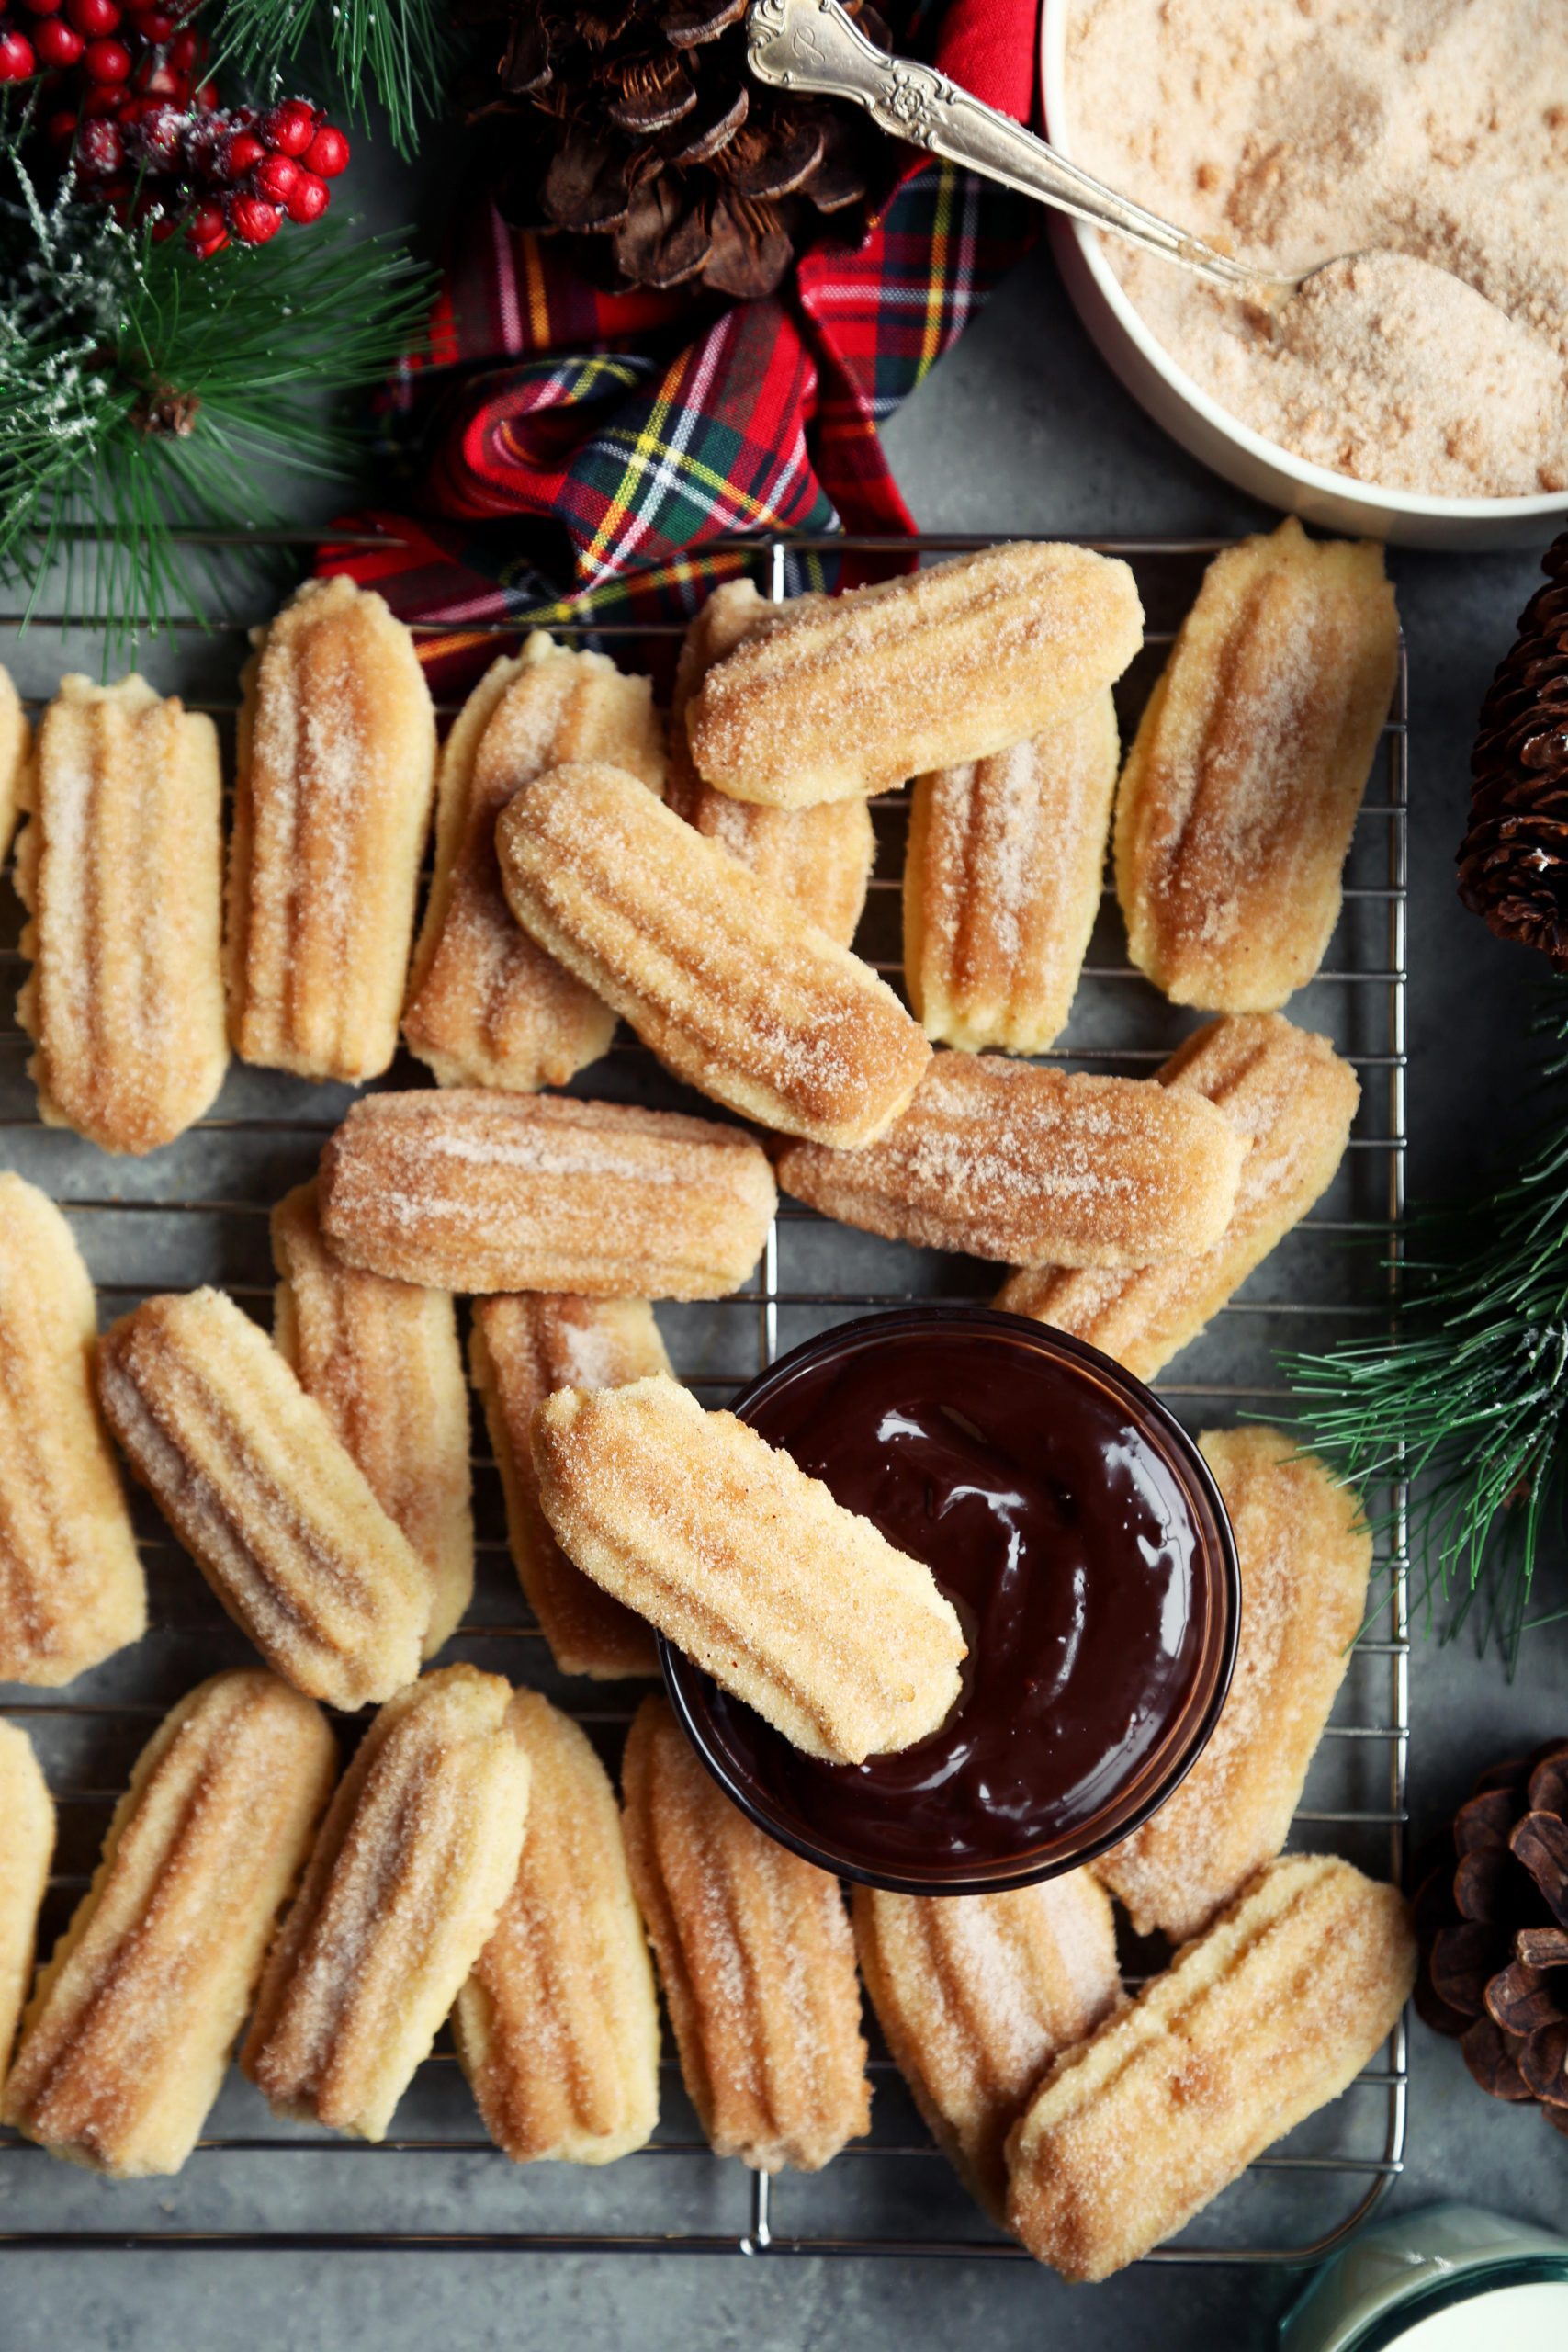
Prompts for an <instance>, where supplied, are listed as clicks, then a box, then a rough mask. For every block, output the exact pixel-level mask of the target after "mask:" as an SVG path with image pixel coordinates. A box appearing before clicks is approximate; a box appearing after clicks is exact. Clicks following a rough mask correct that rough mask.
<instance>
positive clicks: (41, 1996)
mask: <svg viewBox="0 0 1568 2352" xmlns="http://www.w3.org/2000/svg"><path fill="white" fill-rule="evenodd" d="M335 1762H336V1749H335V1747H334V1744H333V1736H332V1734H331V1732H330V1731H329V1730H328V1729H327V1726H326V1723H325V1721H324V1719H323V1718H322V1716H321V1713H319V1711H318V1710H317V1709H316V1708H315V1707H313V1706H312V1705H311V1703H310V1700H309V1699H306V1698H302V1697H301V1696H300V1694H299V1691H291V1690H289V1688H288V1684H287V1683H284V1682H279V1681H278V1680H277V1679H276V1676H275V1675H271V1674H265V1673H264V1672H262V1670H261V1669H260V1668H253V1669H250V1670H247V1671H244V1672H241V1673H232V1674H219V1675H215V1676H214V1677H213V1678H212V1679H211V1680H210V1681H209V1682H204V1683H202V1684H201V1685H200V1687H199V1689H197V1690H195V1691H192V1692H191V1693H190V1695H189V1697H188V1698H186V1699H182V1700H181V1701H180V1703H179V1705H178V1706H177V1707H175V1709H174V1710H173V1712H172V1713H170V1714H169V1715H167V1716H166V1717H165V1718H164V1722H163V1724H161V1725H160V1726H159V1729H158V1730H157V1731H156V1732H155V1733H154V1735H153V1736H152V1741H151V1743H150V1745H149V1746H148V1747H146V1748H145V1749H144V1750H143V1752H142V1754H141V1758H140V1759H139V1761H138V1763H137V1766H136V1770H135V1771H134V1772H133V1773H132V1775H131V1781H130V1788H129V1790H128V1791H127V1792H126V1794H125V1795H124V1796H123V1797H122V1798H121V1799H120V1801H119V1803H118V1805H117V1806H116V1807H115V1812H114V1817H113V1819H112V1821H111V1822H110V1824H109V1828H108V1835H107V1838H106V1839H105V1841H104V1854H103V1860H102V1861H101V1862H100V1863H99V1865H98V1868H97V1871H96V1874H95V1876H94V1879H93V1883H92V1885H91V1886H90V1887H89V1888H88V1890H87V1893H86V1894H85V1895H84V1896H83V1898H82V1900H81V1902H80V1903H79V1904H78V1905H77V1906H76V1912H75V1916H74V1917H73V1919H72V1922H71V1925H70V1926H69V1928H67V1929H66V1931H65V1933H64V1935H63V1936H62V1938H61V1939H60V1941H59V1942H58V1943H57V1944H56V1946H55V1948H54V1952H53V1956H52V1957H51V1960H50V1962H49V1963H48V1965H47V1967H45V1968H44V1969H43V1970H42V1971H41V1972H40V1973H39V1981H38V1985H37V1989H36V1990H35V1992H34V1994H33V1997H32V2000H31V2002H30V2003H29V2005H28V2012H27V2017H26V2018H25V2020H24V2024H23V2031H22V2041H21V2047H20V2048H19V2049H18V2051H17V2058H16V2064H14V2066H13V2067H12V2070H11V2077H10V2081H9V2083H8V2084H7V2086H6V2098H5V2101H4V2104H3V2107H0V2114H3V2116H4V2120H6V2122H7V2123H14V2124H16V2125H17V2127H18V2128H19V2129H20V2130H21V2131H24V2132H26V2134H27V2136H28V2139H29V2140H36V2141H38V2142H39V2143H40V2144H41V2145H42V2146H44V2147H46V2148H48V2149H49V2150H50V2152H51V2154H53V2155H57V2156H64V2157H66V2158H68V2159H69V2160H70V2162H71V2163H73V2164H78V2165H86V2166H87V2167H88V2168H89V2169H90V2170H92V2171H94V2172H105V2173H108V2174H110V2175H112V2176H113V2177H115V2178H117V2179H133V2178H138V2177H141V2176H143V2175H145V2174H149V2173H174V2172H178V2170H179V2169H180V2166H181V2165H183V2164H184V2162H185V2160H186V2157H187V2156H188V2155H189V2154H190V2152H191V2150H192V2148H193V2147H194V2146H195V2145H196V2142H197V2135H198V2133H199V2132H200V2131H201V2127H202V2125H203V2123H204V2122H205V2121H206V2120H207V2114H208V2110H209V2108H210V2107H211V2105H212V2102H213V2100H214V2099H215V2098H217V2096H218V2091H219V2086H220V2084H221V2082H222V2080H223V2074H224V2069H225V2068H226V2066H227V2065H228V2063H229V2052H230V2050H231V2046H232V2044H233V2041H234V2036H235V2034H236V2033H237V2032H238V2031H239V2029H240V2026H241V2024H242V2022H243V2018H244V2016H245V2012H246V2010H247V2009H248V2008H249V2007H250V2005H251V1996H252V1995H253V1994H254V1991H255V1987H256V1981H257V1979H258V1977H259V1976H260V1974H261V1970H262V1962H263V1961H264V1959H265V1954H266V1948H267V1945H268V1942H269V1941H270V1939H271V1937H272V1933H273V1929H274V1927H275V1926H276V1919H277V1914H278V1910H279V1907H280V1906H281V1905H282V1904H284V1903H285V1902H286V1901H287V1900H288V1894H289V1893H290V1891H291V1889H292V1888H293V1886H294V1883H295V1881H296V1879H297V1878H298V1876H299V1871H300V1868H301V1866H302V1864H303V1862H304V1860H305V1856H306V1854H307V1852H308V1851H309V1849H310V1833H311V1831H312V1830H313V1829H314V1827H315V1825H316V1822H317V1819H318V1817H319V1816H320V1814H321V1808H322V1806H323V1805H324V1804H326V1801H327V1797H328V1793H329V1792H330V1791H331V1788H332V1782H333V1767H334V1764H335Z"/></svg>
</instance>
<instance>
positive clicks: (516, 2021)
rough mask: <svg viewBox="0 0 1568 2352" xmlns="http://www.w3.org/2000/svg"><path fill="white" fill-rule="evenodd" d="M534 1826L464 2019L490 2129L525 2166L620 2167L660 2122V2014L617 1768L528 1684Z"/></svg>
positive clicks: (462, 2042) (520, 1738)
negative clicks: (546, 2160)
mask: <svg viewBox="0 0 1568 2352" xmlns="http://www.w3.org/2000/svg"><path fill="white" fill-rule="evenodd" d="M507 1721H508V1724H509V1725H510V1728H511V1731H512V1734H513V1738H514V1739H515V1740H516V1741H517V1743H518V1746H519V1747H521V1748H522V1749H523V1751H524V1753H525V1755H526V1757H527V1758H528V1765H529V1788H528V1831H527V1836H526V1837H525V1839H524V1842H523V1856H522V1860H521V1861H520V1862H519V1864H518V1867H517V1875H516V1878H515V1879H514V1880H513V1885H512V1891H511V1893H510V1894H508V1896H507V1898H506V1900H505V1902H504V1904H503V1905H502V1912H501V1917H500V1918H499V1920H498V1921H497V1922H496V1926H495V1930H494V1932H493V1934H492V1935H491V1939H490V1940H489V1942H488V1943H487V1944H486V1945H485V1948H484V1950H483V1951H482V1952H481V1953H480V1954H479V1959H478V1960H477V1962H475V1964H474V1968H473V1972H472V1973H471V1974H470V1976H469V1978H468V1983H467V1984H466V1985H464V1986H463V1989H462V1991H461V1992H460V1993H459V1994H458V1996H457V2007H456V2008H455V2009H454V2010H453V2012H452V2033H453V2038H454V2040H455V2041H456V2042H457V2055H458V2058H459V2059H460V2060H461V2062H462V2067H463V2072H464V2073H465V2075H467V2076H468V2082H469V2084H470V2086H472V2089H473V2094H474V2097H475V2098H476V2100H477V2101H478V2103H479V2113H480V2115H481V2116H482V2118H483V2119H484V2127H485V2130H486V2131H488V2132H489V2133H490V2136H491V2139H492V2140H493V2141H494V2142H495V2144H496V2146H497V2147H498V2148H500V2149H501V2150H502V2153H503V2154H506V2155H508V2156H510V2157H511V2158H512V2161H513V2164H519V2165H525V2164H533V2163H536V2162H537V2161H538V2160H539V2159H540V2158H542V2157H547V2156H553V2157H556V2158H558V2160H559V2161H561V2162H562V2163H566V2164H576V2165H607V2164H611V2163H613V2162H614V2161H615V2158H616V2157H617V2156H625V2155H629V2154H630V2153H631V2151H632V2150H633V2149H634V2148H640V2147H643V2146H645V2145H646V2143H648V2141H649V2139H650V2138H651V2136H652V2133H653V2127H654V2125H655V2124H656V2123H657V2122H658V2120H659V2005H658V2001H657V1998H656V1996H655V1994H654V1989H653V1968H652V1964H651V1962H649V1954H648V1942H647V1939H646V1937H645V1936H644V1934H643V1928H642V1919H641V1917H640V1916H639V1914H638V1911H637V1904H636V1901H635V1899H634V1897H633V1894H632V1886H631V1879H630V1876H629V1875H628V1872H627V1869H626V1839H625V1838H624V1836H623V1835H622V1830H621V1815H620V1808H619V1806H618V1805H617V1804H616V1803H615V1791H614V1790H613V1789H612V1787H611V1786H610V1779H609V1775H608V1773H607V1772H606V1771H605V1770H604V1766H603V1765H602V1764H601V1763H600V1761H599V1759H598V1758H597V1757H596V1756H595V1755H594V1753H593V1750H592V1747H590V1745H589V1743H588V1739H587V1737H586V1736H585V1734H584V1733H583V1732H581V1730H580V1729H579V1728H578V1726H577V1724H574V1723H573V1722H572V1721H571V1720H570V1717H569V1716H567V1715H563V1714H560V1713H558V1712H557V1710H556V1709H555V1708H554V1707H552V1706H551V1705H550V1703H549V1702H548V1700H547V1699H545V1698H542V1697H541V1696H540V1694H539V1692H538V1691H519V1692H518V1693H517V1696H516V1697H515V1698H514V1699H513V1702H512V1710H511V1713H510V1714H509V1716H508V1718H507Z"/></svg>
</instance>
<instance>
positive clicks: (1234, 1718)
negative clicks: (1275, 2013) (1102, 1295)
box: [1091, 1429, 1372, 1942]
mask: <svg viewBox="0 0 1568 2352" xmlns="http://www.w3.org/2000/svg"><path fill="white" fill-rule="evenodd" d="M1198 1442H1199V1444H1200V1445H1201V1448H1202V1450H1203V1456H1204V1459H1205V1460H1206V1461H1207V1463H1208V1464H1209V1467H1210V1469H1211V1470H1212V1471H1213V1474H1214V1476H1215V1478H1216V1479H1217V1480H1218V1481H1219V1487H1220V1492H1221V1494H1222V1495H1223V1496H1224V1505H1225V1511H1226V1515H1227V1516H1228V1518H1229V1520H1230V1522H1231V1526H1232V1528H1233V1530H1234V1531H1235V1542H1236V1551H1237V1554H1238V1555H1239V1558H1240V1562H1241V1643H1240V1647H1239V1648H1238V1650H1237V1653H1236V1662H1235V1675H1234V1677H1233V1678H1232V1681H1231V1687H1230V1691H1229V1694H1228V1696H1227V1698H1226V1700H1225V1703H1224V1710H1223V1712H1222V1713H1221V1715H1220V1719H1219V1722H1218V1724H1216V1726H1215V1728H1214V1731H1213V1736H1211V1738H1210V1740H1209V1743H1208V1746H1207V1747H1205V1748H1204V1750H1203V1752H1202V1754H1201V1756H1200V1757H1199V1758H1198V1761H1197V1762H1196V1764H1194V1766H1193V1767H1192V1770H1190V1772H1189V1774H1188V1775H1187V1778H1186V1779H1185V1780H1184V1781H1182V1783H1181V1786H1180V1787H1179V1789H1178V1790H1177V1792H1176V1793H1175V1795H1174V1796H1172V1797H1169V1798H1168V1799H1167V1801H1166V1803H1165V1804H1163V1805H1161V1807H1160V1808H1159V1810H1158V1812H1157V1813H1156V1814H1155V1815H1154V1816H1153V1817H1152V1819H1150V1820H1148V1821H1146V1822H1145V1824H1144V1826H1143V1827H1142V1828H1141V1829H1136V1830H1134V1833H1133V1835H1132V1837H1131V1838H1125V1839H1124V1840H1123V1841H1122V1844H1121V1845H1120V1846H1113V1847H1112V1848H1111V1851H1110V1852H1109V1853H1108V1854H1102V1855H1101V1856H1100V1859H1099V1860H1097V1861H1096V1862H1094V1863H1093V1864H1091V1868H1092V1869H1093V1871H1094V1872H1095V1875H1096V1876H1097V1877H1098V1878H1099V1879H1100V1880H1101V1881H1102V1882H1103V1883H1104V1884H1105V1885H1107V1886H1108V1887H1110V1889H1111V1893H1112V1894H1115V1895H1116V1896H1118V1897H1119V1899H1120V1900H1121V1901H1122V1903H1123V1904H1124V1905H1126V1907H1127V1910H1128V1913H1129V1914H1130V1916H1131V1917H1132V1921H1133V1925H1134V1928H1135V1929H1136V1931H1137V1933H1138V1934H1139V1935H1141V1936H1144V1935H1149V1934H1151V1933H1152V1932H1153V1931H1154V1929H1155V1928H1163V1929H1164V1930H1165V1932H1166V1934H1167V1935H1168V1936H1169V1937H1170V1938H1171V1939H1172V1940H1173V1941H1175V1942H1181V1941H1183V1940H1184V1939H1186V1938H1187V1937H1189V1936H1193V1935H1196V1934H1197V1933H1198V1931H1199V1929H1200V1928H1202V1927H1204V1926H1205V1925H1206V1924H1207V1922H1208V1921H1209V1920H1210V1919H1212V1918H1213V1915H1214V1913H1215V1912H1216V1911H1217V1910H1219V1908H1220V1907H1221V1905H1223V1904H1225V1903H1228V1902H1230V1901H1231V1899H1232V1897H1233V1896H1234V1895H1235V1893H1236V1891H1237V1889H1238V1888H1239V1887H1241V1886H1243V1885H1244V1884H1245V1883H1246V1882H1247V1879H1249V1878H1250V1877H1251V1876H1252V1873H1253V1872H1254V1871H1256V1870H1257V1869H1258V1867H1259V1866H1260V1864H1262V1863H1264V1862H1266V1861H1268V1860H1269V1859H1270V1857H1271V1856H1273V1855H1275V1854H1277V1853H1278V1852H1279V1851H1280V1847H1281V1846H1283V1844H1284V1842H1285V1838H1286V1837H1287V1835H1288V1833H1289V1830H1290V1826H1291V1821H1292V1816H1293V1815H1294V1813H1295V1810H1296V1807H1297V1805H1298V1804H1300V1803H1301V1795H1302V1788H1303V1783H1304V1781H1305V1780H1306V1776H1307V1768H1308V1766H1309V1765H1310V1764H1311V1762H1312V1758H1313V1754H1314V1750H1315V1748H1316V1747H1317V1743H1318V1741H1319V1739H1320V1738H1321V1737H1322V1735H1323V1726H1324V1724H1325V1722H1326V1721H1327V1719H1328V1711H1329V1709H1330V1708H1331V1707H1332V1706H1333V1704H1334V1696H1335V1693H1336V1691H1337V1690H1338V1688H1339V1685H1340V1683H1341V1682H1342V1681H1343V1680H1344V1679H1345V1669H1346V1668H1347V1667H1348V1664H1349V1662H1350V1645H1351V1643H1352V1642H1353V1641H1354V1640H1355V1637H1356V1634H1357V1632H1358V1631H1359V1627H1360V1625H1361V1623H1362V1620H1363V1618H1364V1616H1365V1614H1366V1607H1367V1578H1368V1576H1369V1574H1370V1572H1371V1558H1372V1539H1371V1532H1370V1531H1369V1530H1368V1528H1367V1526H1366V1523H1365V1521H1363V1520H1362V1518H1361V1514H1360V1510H1359V1505H1358V1503H1357V1500H1356V1498H1355V1496H1354V1494H1352V1493H1351V1491H1350V1490H1349V1488H1348V1487H1341V1486H1337V1485H1336V1484H1335V1482H1334V1480H1333V1479H1332V1478H1331V1477H1330V1476H1329V1474H1328V1472H1327V1471H1326V1470H1325V1467H1324V1465H1323V1464H1322V1463H1321V1462H1319V1461H1317V1460H1316V1459H1315V1458H1314V1456H1313V1455H1311V1454H1303V1453H1301V1452H1300V1451H1299V1450H1298V1448H1297V1446H1296V1444H1295V1442H1294V1440H1293V1439H1292V1438H1290V1437H1287V1436H1286V1434H1285V1432H1284V1431H1283V1430H1271V1429H1245V1430H1206V1431H1205V1432H1204V1434H1203V1435H1202V1436H1201V1438H1200V1439H1199V1441H1198Z"/></svg>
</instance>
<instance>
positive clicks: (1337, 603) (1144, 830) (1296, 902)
mask: <svg viewBox="0 0 1568 2352" xmlns="http://www.w3.org/2000/svg"><path fill="white" fill-rule="evenodd" d="M1398 662H1399V617H1398V615H1397V614H1396V612H1395V611H1394V605H1393V589H1392V588H1391V587H1390V585H1389V583H1388V582H1387V580H1386V579H1385V578H1384V576H1383V567H1382V548H1380V547H1379V546H1378V545H1377V544H1376V543H1375V541H1373V540H1371V539H1361V540H1357V541H1351V540H1348V539H1309V538H1308V537H1307V536H1306V534H1305V533H1304V531H1303V529H1302V526H1301V525H1300V524H1299V523H1298V522H1297V521H1296V519H1295V517H1294V516H1293V515H1291V516H1288V517H1287V518H1286V520H1285V521H1284V522H1283V523H1281V524H1280V527H1279V529H1278V530H1276V531H1273V532H1271V533H1270V534H1269V536H1268V537H1257V538H1251V539H1244V540H1243V541H1242V543H1241V545H1240V546H1239V547H1235V548H1226V550H1225V551H1224V554H1223V555H1217V556H1216V557H1215V558H1214V560H1213V563H1211V564H1210V566H1209V569H1208V571H1207V572H1206V573H1205V575H1204V579H1203V585H1202V588H1201V591H1200V592H1199V596H1198V601H1197V603H1196V604H1195V605H1193V607H1192V610H1191V611H1190V613H1189V615H1188V616H1187V619H1186V622H1185V623H1184V625H1183V627H1182V630H1181V634H1180V636H1179V638H1178V639H1177V641H1176V644H1175V645H1174V647H1173V648H1172V650H1171V654H1170V659H1169V661H1168V662H1167V664H1166V668H1165V674H1164V676H1163V677H1162V678H1161V680H1160V682H1159V684H1158V685H1157V686H1156V688H1155V691H1154V693H1153V695H1151V696H1150V697H1149V701H1148V705H1147V707H1146V708H1145V712H1144V716H1143V719H1142V721H1141V723H1140V725H1139V728H1138V732H1137V735H1136V737H1135V738H1134V743H1133V748H1132V750H1131V752H1129V753H1128V754H1127V763H1126V765H1125V767H1124V768H1123V769H1122V786H1121V791H1120V793H1119V795H1118V797H1117V803H1116V893H1117V896H1118V898H1119V899H1121V901H1122V914H1123V915H1124V917H1125V918H1126V923H1127V944H1128V950H1129V952H1130V954H1131V956H1132V958H1133V961H1134V964H1136V965H1137V967H1138V968H1139V970H1140V971H1144V972H1146V973H1147V974H1148V976H1149V978H1150V979H1151V980H1153V981H1154V982H1155V984H1156V987H1158V988H1162V989H1164V990H1165V993H1166V994H1167V996H1168V997H1169V998H1170V999H1171V1001H1173V1002H1174V1003H1176V1004H1200V1005H1203V1006H1206V1007H1207V1008H1208V1009H1209V1010H1210V1011H1211V1012H1271V1011H1272V1010H1273V1009H1274V1008H1275V1007H1276V1006H1278V1005H1281V1004H1283V1003H1284V1001H1285V999H1286V998H1287V997H1288V996H1289V995H1290V993H1291V991H1292V989H1299V988H1301V987H1302V986H1303V984H1304V983H1305V982H1306V981H1307V980H1310V979H1311V978H1312V976H1313V974H1314V972H1315V971H1316V969H1317V967H1318V966H1319V965H1320V964H1321V963H1322V961H1323V956H1324V951H1325V948H1326V947H1327V945H1328V942H1329V939H1330V936H1331V935H1332V933H1333V930H1334V926H1335V924H1336V922H1337V921H1338V919H1339V898H1340V873H1341V869H1342V868H1343V866H1344V864H1345V856H1346V853H1347V851H1348V848H1349V846H1350V831H1351V828H1352V826H1353V825H1354V823H1355V821H1356V811H1357V809H1359V806H1360V802H1361V794H1362V792H1363V791H1364V789H1365V787H1366V781H1367V771H1368V769H1369V768H1370V767H1371V762H1372V754H1373V752H1375V751H1376V749H1377V740H1378V735H1379V732H1380V730H1381V729H1382V723H1383V720H1384V719H1385V718H1387V716H1388V706H1389V699H1390V696H1391V695H1393V686H1394V677H1395V673H1396V671H1397V668H1398Z"/></svg>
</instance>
